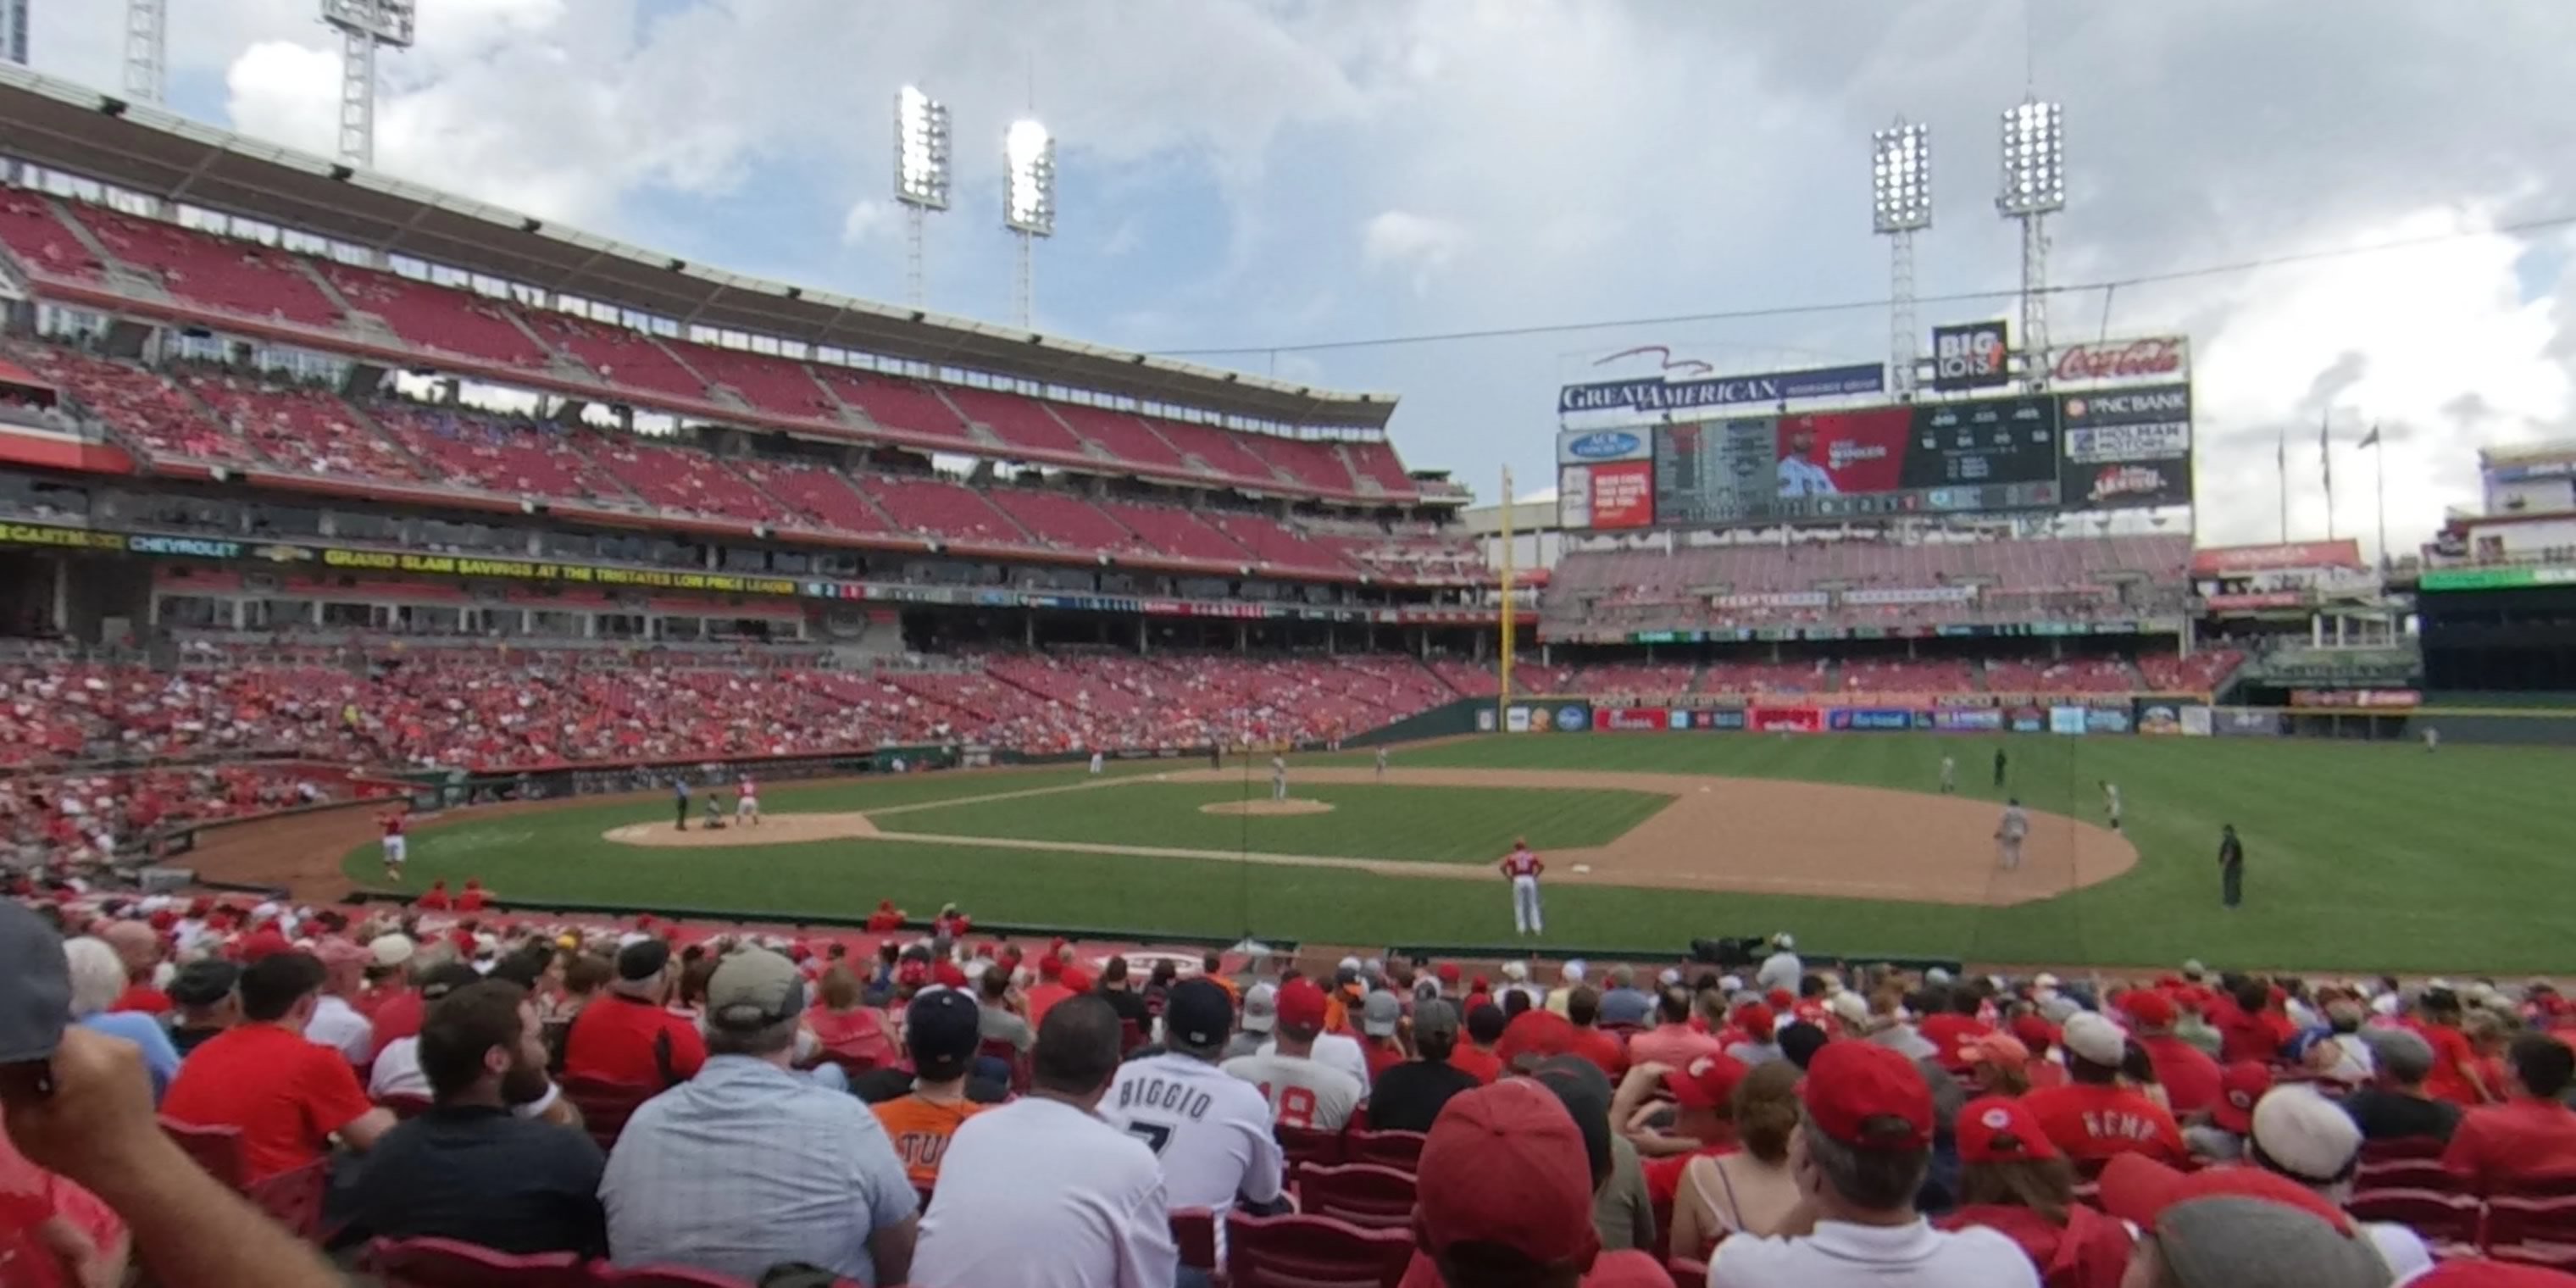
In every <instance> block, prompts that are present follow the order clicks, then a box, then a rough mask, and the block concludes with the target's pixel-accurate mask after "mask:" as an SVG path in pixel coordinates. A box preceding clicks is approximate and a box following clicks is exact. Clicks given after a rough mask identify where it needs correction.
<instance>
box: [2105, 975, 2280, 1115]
mask: <svg viewBox="0 0 2576 1288" xmlns="http://www.w3.org/2000/svg"><path fill="white" fill-rule="evenodd" d="M2119 1006H2120V1013H2121V1014H2123V1015H2126V1016H2128V1017H2129V1025H2130V1038H2131V1040H2132V1041H2134V1042H2136V1043H2137V1044H2138V1045H2139V1046H2140V1047H2141V1048H2143V1049H2144V1050H2145V1051H2146V1053H2147V1062H2148V1063H2150V1064H2152V1065H2154V1066H2155V1070H2156V1083H2157V1085H2159V1086H2161V1087H2163V1088H2164V1089H2165V1103H2166V1104H2167V1105H2169V1106H2171V1108H2172V1110H2173V1115H2174V1117H2176V1118H2188V1117H2190V1116H2191V1115H2193V1114H2196V1113H2199V1112H2201V1111H2202V1110H2204V1109H2207V1108H2209V1107H2210V1106H2211V1105H2214V1104H2216V1103H2217V1102H2218V1094H2219V1088H2218V1062H2217V1061H2216V1060H2212V1059H2210V1058H2209V1057H2208V1056H2207V1055H2205V1054H2203V1053H2202V1052H2201V1050H2200V1048H2198V1047H2196V1046H2193V1045H2192V1044H2190V1043H2188V1042H2185V1041H2183V1040H2182V1039H2181V1038H2178V1037H2175V1036H2174V1022H2175V1020H2176V1019H2178V1018H2179V1017H2178V1016H2177V1015H2176V1014H2175V1010H2174V1004H2173V999H2172V998H2170V997H2167V996H2165V995H2164V994H2162V993H2159V992H2156V991H2155V990H2153V989H2144V988H2133V989H2130V990H2129V991H2128V992H2126V993H2123V994H2121V995H2120V1001H2119ZM2246 1108H2247V1109H2249V1110H2250V1109H2252V1108H2253V1106H2251V1105H2248V1106H2246Z"/></svg>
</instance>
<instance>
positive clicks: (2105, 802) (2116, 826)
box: [2102, 780, 2120, 832]
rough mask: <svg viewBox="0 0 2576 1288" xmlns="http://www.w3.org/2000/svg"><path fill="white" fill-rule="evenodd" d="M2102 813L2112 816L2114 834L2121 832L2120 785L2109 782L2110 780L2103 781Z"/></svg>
mask: <svg viewBox="0 0 2576 1288" xmlns="http://www.w3.org/2000/svg"><path fill="white" fill-rule="evenodd" d="M2102 812H2103V813H2104V814H2107V815H2109V816H2110V819H2111V830H2112V831H2114V832H2117V831H2119V830H2120V785H2119V784H2118V783H2114V782H2110V781H2108V780H2104V781H2103V783H2102Z"/></svg>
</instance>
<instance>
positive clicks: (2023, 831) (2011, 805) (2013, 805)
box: [1995, 796, 2030, 869]
mask: <svg viewBox="0 0 2576 1288" xmlns="http://www.w3.org/2000/svg"><path fill="white" fill-rule="evenodd" d="M2028 835H2030V815H2028V814H2025V813H2023V812H2022V808H2021V798H2020V797H2018V796H2015V797H2012V798H2010V799H2008V800H2006V801H2005V802H2004V817H2003V821H2002V822H1999V823H1997V824H1995V849H1996V851H1997V852H1998V855H1999V857H2001V859H2002V860H2003V865H2004V867H2005V868H2007V869H2011V868H2018V867H2020V866H2021V842H2022V838H2023V837H2026V836H2028Z"/></svg>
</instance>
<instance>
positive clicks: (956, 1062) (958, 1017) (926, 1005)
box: [903, 988, 984, 1082]
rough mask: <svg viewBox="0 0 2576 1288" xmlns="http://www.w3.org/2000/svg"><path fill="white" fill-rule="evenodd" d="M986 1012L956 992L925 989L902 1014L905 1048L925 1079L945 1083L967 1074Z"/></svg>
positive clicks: (944, 989) (981, 1035) (955, 990)
mask: <svg viewBox="0 0 2576 1288" xmlns="http://www.w3.org/2000/svg"><path fill="white" fill-rule="evenodd" d="M983 1025H984V1008H982V1007H980V1006H978V1005H976V1004H975V999H974V998H972V997H969V996H967V995H966V994H965V993H963V992H960V991H958V990H957V989H953V988H930V989H924V990H922V991H921V992H919V993H916V994H914V995H913V999H912V1003H911V1005H909V1006H906V1007H905V1008H904V1011H903V1045H904V1047H905V1049H906V1050H908V1051H910V1052H911V1053H912V1063H913V1067H914V1068H915V1069H916V1070H917V1071H918V1072H919V1073H920V1074H921V1076H922V1077H924V1078H928V1079H930V1080H931V1081H933V1082H945V1081H947V1080H948V1079H950V1078H954V1077H957V1076H958V1075H960V1074H962V1073H964V1072H966V1070H967V1068H968V1067H969V1066H971V1065H973V1064H974V1062H975V1049H976V1048H977V1047H978V1046H980V1045H982V1043H983V1038H984V1030H983Z"/></svg>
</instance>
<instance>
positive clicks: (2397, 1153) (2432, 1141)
mask: <svg viewBox="0 0 2576 1288" xmlns="http://www.w3.org/2000/svg"><path fill="white" fill-rule="evenodd" d="M2447 1144H2448V1142H2446V1141H2444V1140H2443V1139H2442V1138H2441V1137H2439V1136H2397V1137H2392V1138H2390V1139H2387V1140H2366V1141H2363V1142H2362V1143H2361V1165H2362V1166H2364V1167H2368V1166H2370V1165H2371V1164H2373V1163H2388V1162H2395V1161H2397V1160H2399V1159H2405V1158H2440V1157H2441V1156H2442V1150H2443V1148H2444V1147H2445V1146H2446V1145H2447Z"/></svg>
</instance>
